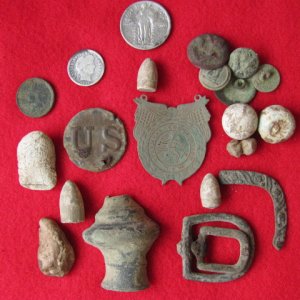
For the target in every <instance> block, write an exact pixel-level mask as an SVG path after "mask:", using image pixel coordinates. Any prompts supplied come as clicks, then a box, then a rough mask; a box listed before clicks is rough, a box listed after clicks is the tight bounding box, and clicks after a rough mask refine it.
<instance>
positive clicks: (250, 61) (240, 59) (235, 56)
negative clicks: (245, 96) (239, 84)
mask: <svg viewBox="0 0 300 300" xmlns="http://www.w3.org/2000/svg"><path fill="white" fill-rule="evenodd" d="M228 65H229V67H230V68H231V70H232V71H233V74H234V75H235V76H236V77H237V78H249V77H250V76H252V75H253V74H254V73H256V71H257V69H258V66H259V59H258V55H257V54H256V53H255V52H254V51H253V50H252V49H249V48H237V49H235V50H234V51H233V52H231V54H230V57H229V62H228Z"/></svg>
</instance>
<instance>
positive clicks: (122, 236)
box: [83, 195, 159, 292]
mask: <svg viewBox="0 0 300 300" xmlns="http://www.w3.org/2000/svg"><path fill="white" fill-rule="evenodd" d="M158 235H159V226H158V225H157V224H156V223H155V222H154V221H152V220H151V219H150V218H149V217H148V216H147V215H146V214H145V212H144V209H143V208H142V207H141V206H140V205H139V204H138V203H136V202H135V201H134V200H133V199H132V198H131V197H130V196H127V195H121V196H115V197H106V198H105V200H104V204H103V206H102V208H101V209H100V210H99V211H98V213H97V214H96V215H95V223H94V224H92V225H91V226H90V227H89V228H87V229H86V230H85V231H84V232H83V239H84V240H85V242H86V243H88V244H90V245H92V246H94V247H96V248H98V249H99V250H100V251H101V252H102V253H103V256H104V259H105V267H106V273H105V278H104V279H103V281H102V283H101V286H102V287H103V288H104V289H106V290H113V291H122V292H134V291H138V290H143V289H145V288H147V287H148V286H149V282H148V277H147V259H146V254H147V252H148V251H149V250H150V247H151V246H152V244H153V243H154V241H155V240H156V239H157V237H158Z"/></svg>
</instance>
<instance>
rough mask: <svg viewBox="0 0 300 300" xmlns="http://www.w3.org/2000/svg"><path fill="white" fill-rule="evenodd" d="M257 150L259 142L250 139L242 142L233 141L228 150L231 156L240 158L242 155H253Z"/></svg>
mask: <svg viewBox="0 0 300 300" xmlns="http://www.w3.org/2000/svg"><path fill="white" fill-rule="evenodd" d="M256 148H257V142H256V139H255V138H248V139H245V140H242V141H239V140H231V141H230V142H229V143H228V144H227V146H226V149H227V151H228V153H229V154H230V155H231V156H234V157H237V158H238V157H240V156H241V155H243V154H244V155H247V156H248V155H252V154H253V153H254V152H255V151H256Z"/></svg>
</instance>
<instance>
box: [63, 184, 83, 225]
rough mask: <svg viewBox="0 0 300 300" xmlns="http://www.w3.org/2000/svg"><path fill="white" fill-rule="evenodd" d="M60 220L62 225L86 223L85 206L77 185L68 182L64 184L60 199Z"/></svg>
mask: <svg viewBox="0 0 300 300" xmlns="http://www.w3.org/2000/svg"><path fill="white" fill-rule="evenodd" d="M59 209H60V220H61V222H62V223H79V222H83V221H84V205H83V199H82V196H81V193H80V191H79V189H78V187H77V185H76V184H75V183H74V182H73V181H71V180H68V181H66V183H65V184H64V186H63V188H62V190H61V192H60V199H59Z"/></svg>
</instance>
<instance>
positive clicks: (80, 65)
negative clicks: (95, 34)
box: [68, 49, 105, 86]
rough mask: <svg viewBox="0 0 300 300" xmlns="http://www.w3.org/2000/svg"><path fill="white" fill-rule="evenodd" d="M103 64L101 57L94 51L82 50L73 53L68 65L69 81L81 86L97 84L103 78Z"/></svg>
mask: <svg viewBox="0 0 300 300" xmlns="http://www.w3.org/2000/svg"><path fill="white" fill-rule="evenodd" d="M104 70H105V64H104V61H103V58H102V56H101V55H100V54H99V53H97V52H96V51H93V50H89V49H84V50H81V51H79V52H77V53H75V54H74V55H73V56H72V57H71V58H70V60H69V63H68V74H69V77H70V79H71V80H72V81H73V82H74V83H76V84H78V85H81V86H90V85H94V84H95V83H97V82H98V81H99V80H100V79H101V78H102V76H103V74H104Z"/></svg>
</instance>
